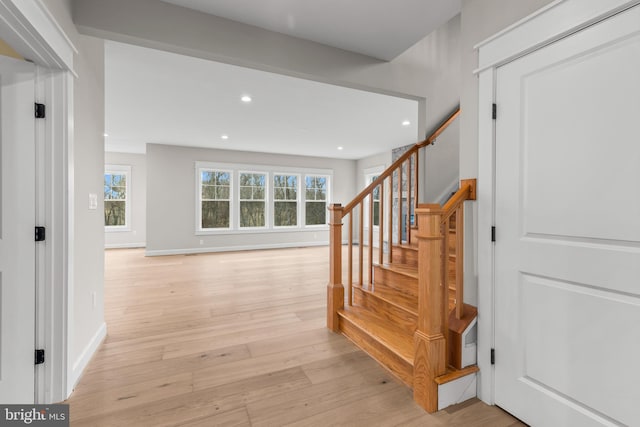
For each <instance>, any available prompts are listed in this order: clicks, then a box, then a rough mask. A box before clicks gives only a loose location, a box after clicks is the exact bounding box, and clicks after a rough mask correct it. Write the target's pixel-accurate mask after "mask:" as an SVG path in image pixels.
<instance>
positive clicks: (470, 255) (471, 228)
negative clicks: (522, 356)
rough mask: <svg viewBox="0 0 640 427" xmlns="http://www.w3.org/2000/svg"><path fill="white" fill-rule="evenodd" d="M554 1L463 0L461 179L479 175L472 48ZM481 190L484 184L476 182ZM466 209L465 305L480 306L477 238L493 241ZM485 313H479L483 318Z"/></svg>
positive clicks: (469, 207) (475, 59)
mask: <svg viewBox="0 0 640 427" xmlns="http://www.w3.org/2000/svg"><path fill="white" fill-rule="evenodd" d="M550 2H551V0H527V1H512V0H463V1H462V13H461V45H462V47H461V50H462V56H461V95H460V108H461V109H462V114H461V118H460V178H461V179H465V178H476V177H477V176H478V78H477V77H476V76H475V75H474V74H473V70H475V69H476V68H477V67H478V53H477V52H476V51H475V50H474V49H473V47H474V46H475V45H476V44H478V43H479V42H481V41H482V40H484V39H486V38H488V37H490V36H492V35H493V34H495V33H497V32H498V31H500V30H502V29H504V28H506V27H508V26H509V25H511V24H513V23H515V22H517V21H518V20H520V19H522V18H524V17H525V16H527V15H529V14H531V13H533V12H534V11H536V10H537V9H539V8H541V7H542V6H544V5H546V4H548V3H550ZM477 185H478V188H479V190H478V191H482V190H481V187H482V186H483V185H491V183H484V182H477ZM465 205H466V207H465V258H464V262H465V265H464V284H465V286H464V296H465V298H464V299H465V302H467V303H469V304H473V305H476V306H477V304H478V296H477V294H478V273H477V259H478V258H477V252H476V248H477V243H476V242H477V239H480V238H482V239H488V238H490V234H489V233H490V230H478V229H477V227H476V224H475V218H477V205H476V204H475V203H472V202H467V203H466V204H465ZM481 317H482V314H480V319H481Z"/></svg>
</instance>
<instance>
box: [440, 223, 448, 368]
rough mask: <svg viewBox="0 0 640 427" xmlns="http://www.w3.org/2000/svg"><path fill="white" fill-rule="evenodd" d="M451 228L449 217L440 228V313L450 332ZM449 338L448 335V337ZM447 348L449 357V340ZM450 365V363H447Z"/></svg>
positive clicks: (443, 327) (443, 324)
mask: <svg viewBox="0 0 640 427" xmlns="http://www.w3.org/2000/svg"><path fill="white" fill-rule="evenodd" d="M450 226H451V217H447V219H445V220H444V221H443V222H442V226H441V228H440V233H441V234H442V236H443V239H442V257H441V267H440V268H441V274H440V276H441V282H442V290H443V292H442V311H440V313H441V315H442V330H443V331H449V282H450V281H451V278H450V277H449V227H450ZM447 337H448V335H447ZM446 344H447V346H446V349H445V351H446V352H445V354H446V355H447V357H448V356H449V347H448V344H449V343H448V340H447V343H446ZM447 364H448V363H447Z"/></svg>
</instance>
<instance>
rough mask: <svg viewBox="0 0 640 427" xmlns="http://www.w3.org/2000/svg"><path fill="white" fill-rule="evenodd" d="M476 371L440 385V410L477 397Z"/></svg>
mask: <svg viewBox="0 0 640 427" xmlns="http://www.w3.org/2000/svg"><path fill="white" fill-rule="evenodd" d="M476 380H477V377H476V373H472V374H469V375H465V376H464V377H461V378H458V379H455V380H453V381H449V382H448V383H444V384H440V385H438V411H441V410H443V409H445V408H447V407H449V406H451V405H455V404H457V403H462V402H465V401H467V400H469V399H473V398H474V397H476V387H477V386H476V384H477V381H476Z"/></svg>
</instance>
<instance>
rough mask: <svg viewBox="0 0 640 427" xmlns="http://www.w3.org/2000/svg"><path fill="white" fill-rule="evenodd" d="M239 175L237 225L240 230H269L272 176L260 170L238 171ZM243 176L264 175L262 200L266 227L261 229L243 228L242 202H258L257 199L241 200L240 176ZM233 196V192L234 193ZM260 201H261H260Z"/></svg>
mask: <svg viewBox="0 0 640 427" xmlns="http://www.w3.org/2000/svg"><path fill="white" fill-rule="evenodd" d="M237 174H238V185H237V190H238V197H237V201H238V209H237V220H238V222H237V224H238V230H264V229H267V228H269V217H270V215H269V208H268V203H267V202H268V201H269V200H270V198H269V179H270V174H269V172H265V171H258V170H238V171H237ZM242 174H252V175H264V199H262V201H263V206H264V225H263V226H259V227H246V226H245V227H243V226H242V218H241V217H240V216H241V215H242V210H241V209H240V205H241V204H242V202H251V201H256V200H255V199H241V198H240V193H241V191H240V187H241V185H240V175H242ZM232 194H233V192H232ZM258 200H259V199H258Z"/></svg>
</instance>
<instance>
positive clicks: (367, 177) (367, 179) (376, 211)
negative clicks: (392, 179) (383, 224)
mask: <svg viewBox="0 0 640 427" xmlns="http://www.w3.org/2000/svg"><path fill="white" fill-rule="evenodd" d="M383 171H384V166H377V167H373V168H370V169H365V171H364V172H365V173H364V183H365V184H364V185H365V187H366V186H369V185H370V184H371V183H372V182H373V181H375V180H376V179H378V177H379V176H380V174H381V173H382V172H383ZM382 185H384V183H383V184H382ZM380 187H381V186H380V185H379V186H377V187H376V188H374V189H373V191H372V195H373V226H374V227H378V226H379V225H380ZM364 226H365V227H366V228H369V200H368V199H367V200H366V205H365V208H364Z"/></svg>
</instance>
